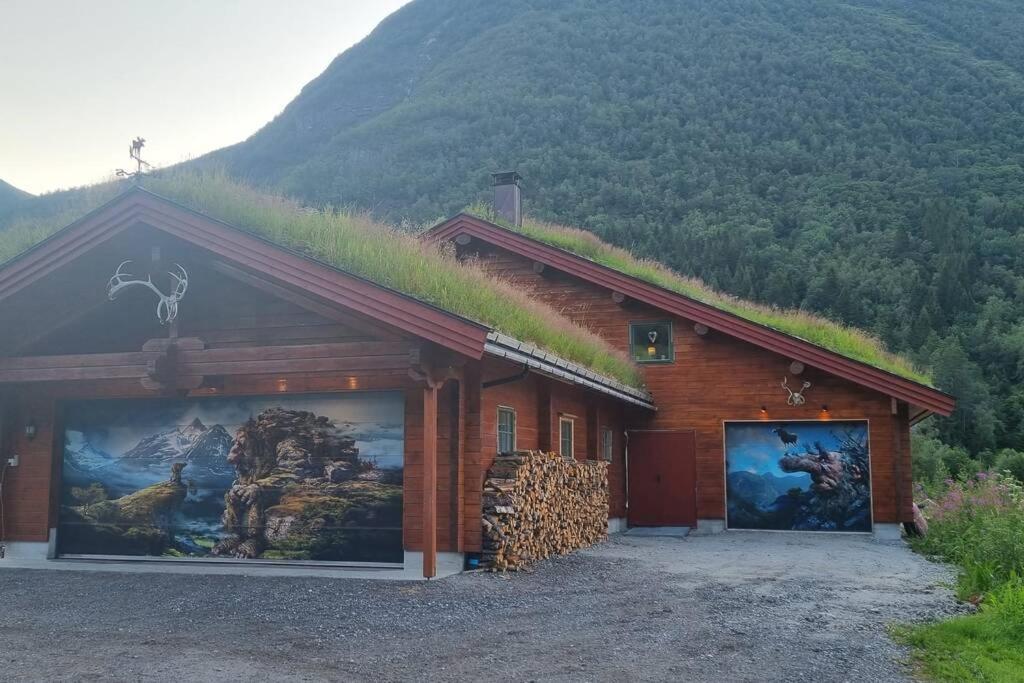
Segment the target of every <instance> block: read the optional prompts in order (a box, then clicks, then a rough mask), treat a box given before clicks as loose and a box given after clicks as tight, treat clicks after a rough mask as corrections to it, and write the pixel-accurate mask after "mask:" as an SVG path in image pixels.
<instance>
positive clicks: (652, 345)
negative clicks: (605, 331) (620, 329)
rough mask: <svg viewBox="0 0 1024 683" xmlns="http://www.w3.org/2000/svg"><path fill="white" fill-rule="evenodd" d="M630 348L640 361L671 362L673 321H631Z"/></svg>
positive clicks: (635, 357) (672, 354) (634, 358)
mask: <svg viewBox="0 0 1024 683" xmlns="http://www.w3.org/2000/svg"><path fill="white" fill-rule="evenodd" d="M629 348H630V352H631V353H632V354H633V360H635V361H636V362H638V363H671V362H672V360H673V359H674V351H673V349H672V323H671V322H653V323H630V324H629Z"/></svg>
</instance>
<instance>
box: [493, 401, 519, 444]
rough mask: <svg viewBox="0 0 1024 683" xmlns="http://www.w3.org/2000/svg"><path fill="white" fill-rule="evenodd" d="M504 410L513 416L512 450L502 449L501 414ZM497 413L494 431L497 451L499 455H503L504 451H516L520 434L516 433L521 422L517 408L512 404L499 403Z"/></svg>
mask: <svg viewBox="0 0 1024 683" xmlns="http://www.w3.org/2000/svg"><path fill="white" fill-rule="evenodd" d="M503 412H504V413H507V414H510V415H511V416H512V450H509V451H503V450H501V414H502V413H503ZM496 414H497V421H496V422H495V423H494V433H495V437H496V438H495V444H494V446H495V448H496V449H497V453H498V455H501V454H502V453H514V452H515V450H516V445H517V444H516V439H517V436H518V435H517V434H516V432H517V431H518V423H519V416H518V415H517V414H516V409H515V408H513V407H512V406H503V405H499V406H498V410H497V413H496Z"/></svg>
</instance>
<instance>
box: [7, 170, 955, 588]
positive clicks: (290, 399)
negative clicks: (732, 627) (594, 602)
mask: <svg viewBox="0 0 1024 683" xmlns="http://www.w3.org/2000/svg"><path fill="white" fill-rule="evenodd" d="M197 182H199V183H202V181H201V180H200V181H197ZM496 199H497V200H498V204H499V206H508V205H511V206H513V207H514V211H518V209H519V198H518V186H517V184H516V183H515V182H514V179H513V182H511V183H507V182H506V183H500V184H499V186H498V188H497V191H496ZM510 202H511V204H510ZM243 203H244V202H243ZM202 209H203V207H202V206H196V202H187V201H184V200H182V201H178V200H172V199H168V198H166V197H164V196H160V195H158V194H155V193H154V192H151V191H148V190H146V189H142V188H139V187H133V188H131V189H129V190H127V191H126V192H123V193H122V194H120V195H118V196H116V197H115V198H114V199H112V200H110V201H108V202H107V203H105V204H103V205H101V206H99V207H98V208H96V209H94V210H92V211H90V212H89V213H87V214H86V215H84V216H83V217H81V218H79V219H78V220H76V221H75V222H73V223H71V224H70V225H68V226H66V227H64V228H62V229H60V230H59V231H56V232H54V234H52V235H51V236H50V237H48V238H47V239H45V240H43V241H41V242H39V243H38V244H35V245H33V246H31V248H29V249H27V250H25V251H23V252H22V253H20V254H19V255H17V256H16V257H15V258H13V259H11V260H9V261H7V262H6V263H5V264H3V265H2V266H0V330H2V336H0V456H2V460H0V464H2V466H3V478H2V480H0V495H2V497H3V518H2V520H0V521H2V524H0V529H2V534H3V536H2V538H0V545H2V546H3V549H4V554H5V555H6V557H8V558H11V557H15V558H18V557H20V558H48V559H60V558H72V559H79V558H102V559H109V558H112V557H116V558H123V557H126V556H127V557H136V558H152V557H159V558H160V559H162V560H175V561H177V560H181V561H191V560H195V559H203V560H207V561H213V562H237V561H243V560H244V561H266V562H289V563H296V562H298V563H329V564H332V565H333V564H336V565H339V566H349V565H358V566H374V567H391V568H394V567H404V568H405V569H406V570H409V569H411V568H413V567H415V570H416V571H417V572H421V573H422V575H423V576H425V577H432V576H435V575H437V574H438V573H439V572H440V573H447V572H450V571H456V570H458V569H461V567H462V566H463V561H464V559H465V557H466V556H467V555H472V554H474V553H478V552H479V551H480V550H481V542H482V539H481V500H482V486H483V480H484V477H485V475H486V471H487V469H488V467H489V466H490V464H491V462H493V460H494V458H495V456H496V455H497V454H498V453H499V452H503V451H510V450H524V449H537V450H545V451H555V452H559V453H562V454H563V455H565V456H566V457H574V458H579V459H590V458H593V459H603V460H605V461H607V462H608V463H609V467H608V473H609V484H610V494H609V510H608V517H609V529H610V530H611V531H619V530H623V529H625V528H626V527H627V526H630V525H632V526H677V527H691V528H693V529H695V530H697V531H699V532H711V531H718V530H722V529H724V528H726V527H729V528H779V529H812V530H846V531H874V532H875V533H879V532H886V533H889V534H891V533H893V530H894V529H895V528H896V525H897V524H898V523H902V522H910V521H912V509H911V505H912V496H911V485H910V481H911V479H910V477H911V473H910V448H909V429H910V426H911V424H912V423H913V422H914V421H916V420H920V419H923V418H924V417H926V416H927V415H929V414H931V413H939V414H943V415H947V414H949V413H950V411H951V410H952V408H953V399H952V398H951V397H950V396H948V395H947V394H944V393H942V392H940V391H938V390H936V389H934V388H931V387H929V386H926V385H923V384H921V383H919V382H915V381H913V380H911V379H907V378H905V377H900V376H898V375H896V374H893V373H891V372H887V371H885V370H881V369H878V368H875V367H872V366H871V365H868V364H865V363H863V362H859V361H856V360H853V359H850V358H847V357H845V356H843V355H841V354H838V353H835V352H833V351H829V350H827V349H824V348H822V347H820V346H817V345H815V344H812V343H809V342H807V341H804V340H801V339H799V338H796V337H793V336H790V335H787V334H784V333H782V332H779V331H778V330H774V329H771V328H768V327H765V326H762V325H759V324H757V323H753V322H751V321H749V320H745V319H743V318H742V317H739V316H737V315H734V314H730V313H727V312H725V311H722V310H719V309H717V308H715V307H714V306H710V305H707V304H703V303H701V302H698V301H696V300H694V299H691V298H688V297H685V296H683V295H680V294H677V293H674V292H671V291H669V290H666V289H663V288H660V287H657V286H654V285H651V284H649V283H647V282H644V281H643V280H641V279H638V278H635V277H631V276H628V275H626V274H624V273H621V272H618V271H615V270H613V269H611V268H608V267H605V266H602V265H600V264H598V263H596V262H594V261H591V260H588V259H585V258H583V257H580V256H577V255H575V254H573V253H571V252H568V251H566V250H563V249H559V248H556V247H553V246H551V245H549V244H546V243H544V242H542V241H538V240H536V239H532V238H529V237H526V236H525V235H523V234H521V233H520V232H518V231H516V230H514V229H509V228H506V227H501V226H500V225H498V224H496V223H492V222H489V221H486V220H483V219H480V218H477V217H474V216H470V215H466V214H460V215H458V216H455V217H454V218H452V219H450V220H448V221H445V222H443V223H442V224H440V225H438V226H436V227H435V228H433V229H432V230H430V231H428V232H427V233H425V235H424V236H423V237H422V240H423V246H422V247H421V248H423V249H424V250H425V251H424V254H426V253H427V251H426V250H434V251H437V247H436V245H446V244H449V243H450V244H452V245H454V247H452V248H450V249H453V250H454V252H455V255H456V257H457V259H452V258H451V257H450V256H448V255H445V254H444V253H442V254H440V255H439V256H437V258H442V257H443V258H446V259H447V261H446V263H447V267H452V268H466V269H467V272H469V271H472V273H473V277H480V276H481V274H480V272H479V271H480V269H481V268H482V269H483V270H484V271H486V273H488V274H489V275H484V276H483V279H480V280H479V281H474V282H478V284H479V286H480V287H481V288H487V287H491V286H492V285H490V284H486V283H488V282H493V287H494V288H495V289H494V291H493V292H492V294H493V296H494V297H497V299H499V300H500V299H501V297H503V296H510V295H509V294H508V292H509V291H510V289H509V287H511V288H514V289H519V290H526V291H528V292H529V293H530V296H532V297H535V298H536V299H539V300H541V301H543V302H546V303H547V304H549V305H550V309H553V311H557V315H556V314H554V313H553V312H552V310H549V309H545V310H546V311H547V313H546V315H547V316H548V317H549V319H553V320H554V321H555V324H556V326H559V327H561V326H564V327H565V329H566V330H569V331H573V330H578V328H577V326H582V327H583V328H585V329H584V330H578V331H577V332H573V334H578V335H590V336H592V337H593V338H594V339H595V340H598V341H599V342H600V344H603V345H604V346H606V347H608V349H609V352H610V353H613V354H614V353H619V354H620V356H624V355H626V354H628V355H629V356H630V357H631V358H632V359H633V360H635V361H637V365H639V368H640V371H641V373H642V374H640V373H638V376H640V377H642V381H641V382H636V381H630V380H629V378H628V377H625V376H618V377H617V376H613V375H614V373H612V372H611V371H607V372H605V371H603V370H602V369H603V368H608V367H612V366H613V365H614V363H613V364H612V365H608V363H602V362H600V358H597V360H595V355H596V356H598V357H600V356H601V353H602V352H601V351H600V349H601V348H604V347H602V346H600V345H599V346H598V347H597V348H598V349H599V350H598V352H596V353H595V352H593V350H592V349H591V352H588V353H582V355H580V357H578V358H573V357H569V356H570V355H571V353H570V352H571V350H572V348H575V347H571V346H567V347H566V349H567V351H566V354H565V355H564V356H563V355H559V354H558V353H557V352H556V350H554V349H553V348H551V345H550V344H548V345H546V344H545V343H544V339H542V338H539V337H538V338H537V339H531V338H529V330H531V329H534V327H536V326H535V325H534V326H533V327H530V326H529V325H526V326H524V327H523V328H522V329H523V330H524V333H523V334H522V335H517V336H513V335H512V332H513V330H512V329H511V328H510V327H509V325H511V324H512V323H509V322H507V320H505V319H503V320H502V321H489V320H487V319H485V318H486V316H485V315H483V314H481V315H474V316H473V318H475V319H471V318H470V317H467V316H466V315H460V314H459V313H457V312H455V310H452V309H456V308H457V305H456V304H455V303H452V304H451V305H450V306H448V305H438V304H437V303H436V302H435V303H429V302H430V300H431V297H429V296H418V292H417V291H415V287H416V286H417V285H416V284H415V282H414V281H415V278H408V277H406V278H403V277H398V276H396V277H395V278H393V280H394V283H398V284H397V285H396V284H394V283H392V282H379V281H376V280H374V279H371V278H367V277H361V276H359V275H358V274H356V273H355V272H352V271H351V269H346V268H344V267H339V264H337V263H332V262H331V260H330V259H329V258H327V257H326V256H324V255H323V254H322V253H318V252H315V250H312V249H305V248H303V245H302V244H295V243H289V242H288V241H287V240H278V239H275V238H274V234H276V233H273V230H274V229H276V228H274V227H273V226H274V225H278V224H279V223H280V221H282V220H294V221H296V222H301V221H303V220H305V218H303V212H302V211H298V212H293V213H294V216H292V218H291V219H289V218H288V217H287V216H285V217H282V216H276V218H275V220H276V221H277V223H275V221H268V225H270V226H271V227H270V228H268V229H267V230H265V231H263V232H262V233H260V231H258V230H253V229H252V227H253V226H250V225H236V224H232V223H229V222H223V221H221V220H218V219H217V218H215V217H214V215H217V212H216V211H212V210H211V211H209V212H204V211H202ZM276 210H277V208H275V207H273V206H271V207H269V208H267V211H276ZM227 213H232V212H227ZM232 215H238V216H245V215H248V214H245V213H244V211H243V209H239V210H238V211H236V212H234V213H233V214H232ZM516 219H517V215H516V214H515V213H513V214H512V220H516ZM239 222H242V221H239ZM268 233H273V234H271V235H270V237H269V238H268ZM0 239H2V235H0ZM446 249H449V247H442V251H444V250H446ZM424 258H427V256H424ZM430 258H434V256H431V257H430ZM467 259H470V260H472V263H471V264H468V265H466V266H460V265H459V261H460V260H467ZM126 262H129V263H126ZM119 264H120V265H119ZM129 273H133V274H129ZM165 273H172V274H173V275H161V274H165ZM112 275H113V277H112ZM491 276H497V277H493V278H492V277H491ZM382 279H384V280H387V278H382ZM183 282H184V285H183V284H182V283H183ZM410 282H413V284H410ZM509 282H511V285H510V284H509ZM503 283H504V284H503ZM105 286H106V289H105V288H104V287H105ZM402 287H405V288H406V291H402ZM502 287H504V288H505V289H502ZM441 289H442V290H443V287H442V288H441ZM409 290H413V291H409ZM108 295H110V296H108ZM179 295H180V296H179ZM513 298H514V297H513ZM110 299H114V300H110ZM440 299H443V296H440V297H439V300H440ZM158 305H159V306H158ZM515 305H518V304H516V303H515V302H514V301H513V300H512V298H510V299H509V303H508V306H509V307H514V306H515ZM174 308H176V311H175V313H176V315H170V314H169V311H170V310H171V309H174ZM558 315H561V316H563V318H559V317H558ZM169 318H170V319H169ZM560 319H561V320H564V322H562V323H559V322H558V321H559V320H560ZM549 322H550V320H549ZM513 327H514V325H513ZM601 338H603V340H604V341H601ZM588 339H589V337H588ZM588 343H589V342H588ZM584 346H586V344H584ZM587 348H590V347H587ZM616 349H617V350H618V351H616ZM783 380H785V381H786V382H787V384H786V386H783V385H782V384H781V382H782V381H783ZM802 386H803V387H805V388H804V389H803V390H801V388H800V387H802ZM829 439H834V440H835V443H832V441H829ZM732 450H735V452H736V455H735V458H734V457H733V455H731V453H732ZM775 456H778V457H775ZM765 458H767V459H769V460H772V463H770V466H766V467H765V468H764V470H763V471H761V470H758V469H757V467H756V466H755V465H756V463H758V462H762V461H764V460H765ZM733 461H735V465H736V467H735V471H733V470H732V469H731V468H732V465H731V464H730V463H733ZM752 463H753V464H752ZM780 467H781V468H782V469H781V470H780V469H779V468H780ZM773 487H774V488H773ZM786 487H788V490H787V489H786ZM733 493H735V500H733V497H734V496H733ZM787 496H788V497H787ZM837 500H841V501H843V502H842V504H838V508H837V503H836V501H837ZM823 501H824V502H823ZM816 506H817V507H816ZM822 506H825V507H822ZM829 506H831V507H829ZM439 567H440V569H439Z"/></svg>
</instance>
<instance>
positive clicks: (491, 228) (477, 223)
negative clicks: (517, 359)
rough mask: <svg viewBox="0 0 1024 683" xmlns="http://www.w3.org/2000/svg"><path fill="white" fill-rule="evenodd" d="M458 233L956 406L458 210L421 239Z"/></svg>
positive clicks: (836, 369) (842, 372)
mask: <svg viewBox="0 0 1024 683" xmlns="http://www.w3.org/2000/svg"><path fill="white" fill-rule="evenodd" d="M459 235H467V236H469V237H473V238H476V239H479V240H481V241H483V242H485V243H488V244H491V245H493V246H496V247H500V248H502V249H505V250H507V251H510V252H512V253H516V254H519V255H521V256H523V257H525V258H528V259H530V260H533V261H536V262H537V263H541V264H543V265H544V266H547V267H550V268H553V269H555V270H559V271H561V272H564V273H566V274H569V275H572V276H574V277H577V278H580V279H581V280H584V281H586V282H590V283H592V284H595V285H598V286H600V287H604V288H606V289H608V290H610V291H612V292H619V293H621V294H623V295H624V296H627V297H630V298H632V299H634V300H636V301H640V302H643V303H645V304H648V305H650V306H653V307H655V308H658V309H660V310H663V311H665V312H667V313H671V314H673V315H677V316H679V317H682V318H686V319H688V320H692V321H694V322H698V323H702V324H704V325H707V326H708V327H710V328H711V329H713V330H716V331H718V332H721V333H724V334H728V335H730V336H733V337H735V338H737V339H741V340H743V341H746V342H748V343H751V344H754V345H755V346H759V347H761V348H763V349H766V350H769V351H772V352H774V353H777V354H780V355H782V356H785V357H787V358H791V359H793V360H797V361H800V362H802V363H804V364H805V365H808V366H811V367H815V368H818V369H820V370H823V371H825V372H828V373H830V374H832V375H835V376H836V377H841V378H843V379H846V380H849V381H851V382H853V383H855V384H859V385H861V386H864V387H867V388H869V389H873V390H875V391H878V392H880V393H883V394H885V395H887V396H891V397H893V398H896V399H898V400H901V401H905V402H906V403H908V404H910V405H912V406H916V407H918V408H919V409H921V410H924V411H928V412H933V413H937V414H939V415H946V416H948V415H949V414H950V413H952V412H953V409H954V408H955V406H956V399H955V398H954V397H953V396H951V395H949V394H947V393H945V392H943V391H940V390H938V389H934V388H932V387H929V386H926V385H924V384H921V383H919V382H915V381H913V380H910V379H907V378H905V377H900V376H899V375H896V374H893V373H891V372H888V371H886V370H882V369H880V368H876V367H874V366H872V365H868V364H867V363H863V362H861V361H858V360H854V359H852V358H848V357H847V356H844V355H842V354H839V353H836V352H834V351H830V350H828V349H825V348H823V347H821V346H818V345H817V344H813V343H811V342H809V341H806V340H804V339H800V338H798V337H794V336H792V335H788V334H786V333H784V332H780V331H778V330H775V329H772V328H770V327H767V326H765V325H761V324H760V323H756V322H753V321H750V320H747V319H745V318H742V317H740V316H738V315H736V314H734V313H729V312H727V311H723V310H721V309H718V308H715V307H714V306H711V305H709V304H705V303H703V302H701V301H697V300H696V299H691V298H690V297H687V296H684V295H682V294H679V293H677V292H673V291H671V290H668V289H665V288H663V287H659V286H657V285H653V284H650V283H648V282H645V281H643V280H640V279H638V278H635V277H633V276H631V275H626V274H624V273H621V272H619V271H617V270H614V269H612V268H608V267H607V266H603V265H601V264H599V263H595V262H594V261H591V260H589V259H586V258H583V257H581V256H578V255H576V254H573V253H571V252H569V251H566V250H564V249H559V248H558V247H553V246H551V245H549V244H545V243H544V242H540V241H538V240H535V239H533V238H530V237H527V236H525V235H522V234H520V233H518V232H515V231H513V230H509V229H508V228H504V227H502V226H500V225H496V224H494V223H491V222H490V221H486V220H484V219H481V218H478V217H476V216H471V215H469V214H465V213H461V214H458V215H456V216H454V217H452V218H449V219H448V220H446V221H444V222H442V223H439V224H438V225H436V226H434V227H433V228H431V229H430V230H428V231H427V232H426V233H424V235H423V238H424V239H428V240H432V241H437V242H441V241H447V240H453V239H455V238H456V237H458V236H459Z"/></svg>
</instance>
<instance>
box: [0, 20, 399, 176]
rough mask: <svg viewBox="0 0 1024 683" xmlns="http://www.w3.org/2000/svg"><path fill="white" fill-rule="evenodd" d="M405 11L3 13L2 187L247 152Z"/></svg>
mask: <svg viewBox="0 0 1024 683" xmlns="http://www.w3.org/2000/svg"><path fill="white" fill-rule="evenodd" d="M406 2H408V0H363V1H361V0H292V1H291V2H286V1H285V0H88V1H85V0H0V180H4V181H6V182H8V183H10V184H12V185H14V186H16V187H19V188H21V189H23V190H26V191H28V192H32V193H36V194H38V193H40V192H47V191H52V190H57V189H63V188H67V187H73V186H77V185H83V184H89V183H93V182H98V181H102V180H105V179H107V178H109V177H110V176H111V175H112V173H113V171H114V170H115V169H117V168H127V167H129V166H130V163H131V162H130V159H129V158H128V148H129V144H130V141H131V140H132V139H133V138H135V137H136V136H142V137H144V138H145V139H146V147H145V149H144V150H143V158H144V159H147V160H148V161H150V162H152V163H154V164H155V165H157V166H167V165H170V164H173V163H177V162H179V161H185V160H187V159H190V158H194V157H197V156H200V155H202V154H204V153H206V152H209V151H211V150H214V149H217V148H220V147H224V146H226V145H230V144H233V143H235V142H239V141H241V140H244V139H245V138H247V137H249V136H250V135H252V134H253V133H255V132H256V131H257V130H258V129H259V128H260V127H262V126H263V125H264V124H266V123H267V122H268V121H270V120H271V119H272V118H273V117H274V116H275V115H276V114H278V113H279V112H280V111H281V110H282V109H283V108H284V107H285V105H287V104H288V102H290V101H291V100H292V99H293V98H294V97H295V96H296V95H298V93H299V90H301V88H302V86H303V85H305V84H306V83H307V82H309V81H310V80H312V79H313V78H314V77H316V76H317V75H318V74H320V72H322V71H323V70H324V69H325V68H326V67H327V65H328V64H330V62H331V60H332V59H333V58H334V57H336V56H337V55H338V54H340V53H341V52H344V51H345V49H347V48H348V47H350V46H352V45H354V44H355V43H357V42H359V41H360V40H361V39H362V38H364V37H365V36H366V35H367V34H369V33H370V31H372V30H373V28H374V27H375V26H376V25H377V24H378V23H379V22H380V21H381V20H382V19H384V18H385V17H386V16H388V15H389V14H391V13H392V12H394V11H395V10H396V9H398V8H399V7H401V6H402V5H404V4H406Z"/></svg>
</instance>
